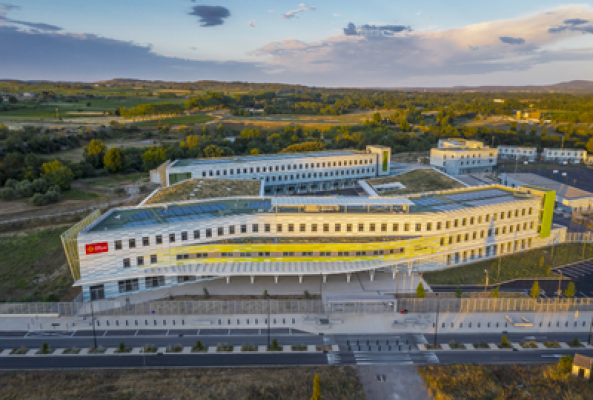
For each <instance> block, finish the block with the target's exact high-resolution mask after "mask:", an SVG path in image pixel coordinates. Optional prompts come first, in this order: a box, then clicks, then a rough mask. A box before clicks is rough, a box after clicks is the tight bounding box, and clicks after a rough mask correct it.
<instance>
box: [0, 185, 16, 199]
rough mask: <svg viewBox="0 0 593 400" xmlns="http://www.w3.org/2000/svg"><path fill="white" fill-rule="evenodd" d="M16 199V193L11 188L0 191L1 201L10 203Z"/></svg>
mask: <svg viewBox="0 0 593 400" xmlns="http://www.w3.org/2000/svg"><path fill="white" fill-rule="evenodd" d="M15 197H16V191H15V190H14V189H13V188H11V187H5V188H4V189H0V200H4V201H10V200H13V199H14V198H15Z"/></svg>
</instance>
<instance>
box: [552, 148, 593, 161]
mask: <svg viewBox="0 0 593 400" xmlns="http://www.w3.org/2000/svg"><path fill="white" fill-rule="evenodd" d="M542 158H543V159H544V161H558V162H564V161H567V162H569V163H571V164H579V163H582V162H585V160H587V150H583V149H544V151H543V152H542Z"/></svg>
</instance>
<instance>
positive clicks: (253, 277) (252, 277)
mask: <svg viewBox="0 0 593 400" xmlns="http://www.w3.org/2000/svg"><path fill="white" fill-rule="evenodd" d="M249 280H251V283H255V276H253V275H251V276H250V277H249Z"/></svg>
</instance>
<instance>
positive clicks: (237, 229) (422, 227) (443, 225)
mask: <svg viewBox="0 0 593 400" xmlns="http://www.w3.org/2000/svg"><path fill="white" fill-rule="evenodd" d="M532 213H533V209H532V208H531V207H529V209H526V208H523V209H516V210H514V211H506V212H505V211H502V212H500V213H494V214H486V215H485V216H478V217H469V218H458V219H455V220H452V221H446V222H437V223H436V224H433V223H432V222H427V223H425V224H423V223H415V224H411V223H403V224H400V223H393V224H387V223H381V224H379V223H368V224H363V223H361V224H342V223H336V224H276V232H278V233H282V232H296V231H297V230H298V232H355V231H356V232H400V228H401V232H423V231H424V232H431V231H432V230H433V228H434V229H435V230H437V231H440V230H443V229H451V227H453V228H458V227H463V226H471V225H474V224H476V223H477V224H481V223H483V222H490V221H491V220H493V221H497V220H499V219H500V220H504V219H505V218H506V219H509V218H513V216H515V217H520V216H525V215H526V214H528V215H532ZM400 225H401V226H400ZM307 227H308V228H309V229H308V230H307ZM531 227H532V228H533V222H531ZM247 228H248V225H246V224H244V225H236V226H235V225H229V226H227V227H222V226H220V227H218V228H215V229H213V228H207V229H205V230H204V237H206V238H211V237H213V233H214V232H216V234H217V236H218V237H220V236H225V235H234V234H236V233H248V231H247ZM332 229H333V230H332ZM524 229H526V228H524ZM213 231H214V232H213ZM271 231H272V225H271V224H263V232H271ZM258 232H260V225H259V224H252V225H251V232H249V233H258ZM511 232H512V231H511ZM179 237H180V239H181V240H182V241H185V240H189V234H188V232H186V231H184V232H181V234H180V235H179ZM201 237H202V232H201V231H200V230H199V229H197V230H194V231H193V239H200V238H201ZM176 240H177V235H176V234H175V233H170V234H169V243H175V241H176ZM155 242H156V244H163V235H156V237H155ZM128 246H129V248H130V249H134V248H136V239H129V240H128ZM142 246H150V238H149V237H143V238H142ZM115 249H116V250H122V249H123V243H122V241H121V240H116V241H115Z"/></svg>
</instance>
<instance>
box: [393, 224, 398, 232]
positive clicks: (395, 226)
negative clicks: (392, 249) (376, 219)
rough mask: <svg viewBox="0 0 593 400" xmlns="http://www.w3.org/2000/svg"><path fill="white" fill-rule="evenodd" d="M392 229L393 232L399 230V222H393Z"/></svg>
mask: <svg viewBox="0 0 593 400" xmlns="http://www.w3.org/2000/svg"><path fill="white" fill-rule="evenodd" d="M393 231H394V232H398V231H399V224H393Z"/></svg>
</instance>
